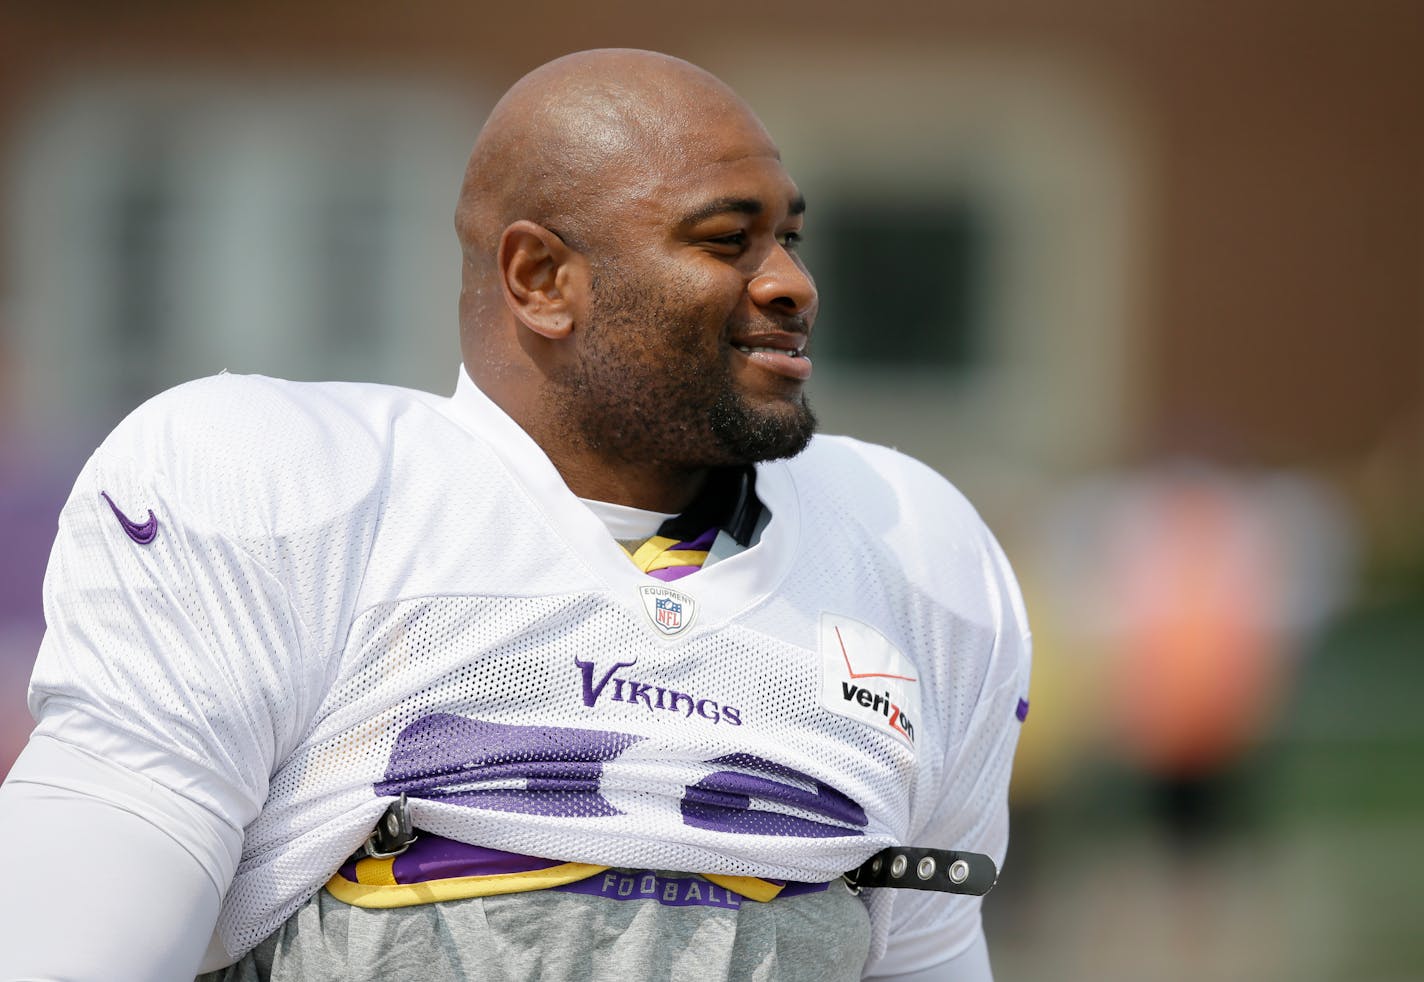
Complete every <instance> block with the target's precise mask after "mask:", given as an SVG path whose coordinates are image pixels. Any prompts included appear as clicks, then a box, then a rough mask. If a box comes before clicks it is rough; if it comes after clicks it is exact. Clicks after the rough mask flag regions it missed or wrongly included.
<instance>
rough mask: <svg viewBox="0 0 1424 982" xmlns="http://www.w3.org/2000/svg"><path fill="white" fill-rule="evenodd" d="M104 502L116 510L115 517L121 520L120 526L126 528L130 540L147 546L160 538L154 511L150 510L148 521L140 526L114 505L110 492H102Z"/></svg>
mask: <svg viewBox="0 0 1424 982" xmlns="http://www.w3.org/2000/svg"><path fill="white" fill-rule="evenodd" d="M99 493H100V494H101V495H103V496H104V500H105V501H107V502H108V503H109V507H110V508H112V509H113V510H114V517H115V518H117V519H118V520H119V524H120V525H122V526H123V527H124V531H125V532H126V533H127V534H128V537H129V538H130V539H133V540H134V541H135V542H137V543H138V544H139V545H141V546H146V545H148V544H149V543H150V542H152V541H153V540H154V539H155V538H157V536H158V516H156V515H155V514H154V513H153V509H152V508H150V509H149V510H148V521H146V522H144V523H143V524H142V525H140V524H139V523H138V522H135V521H134V520H133V519H131V518H129V516H127V515H125V514H124V513H123V512H121V511H119V506H118V505H116V504H114V499H113V498H110V497H109V492H107V491H100V492H99Z"/></svg>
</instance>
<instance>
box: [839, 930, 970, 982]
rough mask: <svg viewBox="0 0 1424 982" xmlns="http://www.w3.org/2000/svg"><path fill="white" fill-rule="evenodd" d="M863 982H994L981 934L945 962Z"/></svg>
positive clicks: (869, 978) (871, 978) (874, 977)
mask: <svg viewBox="0 0 1424 982" xmlns="http://www.w3.org/2000/svg"><path fill="white" fill-rule="evenodd" d="M863 982H994V973H993V972H992V971H991V970H990V969H989V948H988V946H987V945H985V943H984V935H983V934H982V933H981V934H980V935H979V936H978V937H977V938H975V939H974V941H973V943H972V944H970V945H969V947H968V948H966V949H964V950H963V951H961V952H960V953H959V954H957V955H955V956H954V957H953V958H951V959H950V960H949V961H947V962H941V963H940V964H938V965H932V966H930V967H929V968H924V969H920V970H919V971H918V972H907V973H905V974H903V975H872V976H869V977H867V978H865V979H864V980H863Z"/></svg>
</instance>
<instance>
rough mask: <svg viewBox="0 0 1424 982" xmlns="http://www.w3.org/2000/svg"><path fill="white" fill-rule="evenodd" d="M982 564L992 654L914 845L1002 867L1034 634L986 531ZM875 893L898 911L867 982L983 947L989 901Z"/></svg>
mask: <svg viewBox="0 0 1424 982" xmlns="http://www.w3.org/2000/svg"><path fill="white" fill-rule="evenodd" d="M981 556H982V564H983V572H984V584H985V605H986V608H987V610H988V614H989V618H990V619H991V622H992V624H993V625H994V631H993V641H992V651H991V652H990V654H989V658H988V666H987V670H986V672H985V674H984V677H983V682H982V685H981V688H980V690H979V697H978V699H977V701H976V702H975V705H974V708H973V711H972V712H971V713H970V715H969V718H968V722H967V724H966V725H965V726H964V727H963V729H962V730H959V731H957V732H951V733H950V734H949V738H948V741H947V746H946V747H945V748H944V750H945V756H944V764H943V769H942V771H941V777H940V780H939V782H938V784H939V787H938V789H937V793H933V792H932V793H933V797H932V799H931V801H930V802H929V804H928V806H927V807H925V808H923V809H919V810H918V814H917V815H916V816H915V821H914V827H913V828H912V829H911V835H910V839H909V842H908V843H907V844H911V845H915V846H931V847H935V848H941V849H957V850H967V851H970V852H981V853H986V854H988V855H989V856H991V857H992V858H993V859H994V862H995V863H996V864H997V865H998V866H999V867H1000V868H1001V869H1002V867H1003V864H1004V856H1005V853H1006V851H1007V849H1008V836H1009V819H1008V785H1009V775H1010V770H1011V766H1012V763H1013V756H1014V749H1015V747H1016V746H1017V743H1018V735H1019V728H1020V725H1021V723H1022V721H1023V718H1024V716H1025V715H1026V711H1027V708H1028V704H1027V696H1028V677H1029V664H1030V649H1031V635H1030V633H1029V630H1028V623H1027V618H1026V616H1025V613H1024V608H1023V600H1022V598H1021V596H1020V594H1019V590H1018V586H1017V583H1016V582H1015V580H1014V576H1013V573H1012V571H1011V570H1010V569H1009V565H1008V561H1007V560H1006V558H1005V557H1004V554H1003V552H1002V550H1001V549H1000V548H999V546H998V544H997V543H996V542H995V541H994V540H993V538H992V537H991V536H990V535H989V533H988V531H987V530H984V531H983V541H982V552H981ZM921 815H923V816H924V817H923V818H922V819H921V818H920V816H921ZM875 892H876V893H878V894H879V896H878V897H875V898H874V900H873V901H872V903H875V904H887V905H889V907H890V918H889V922H890V926H889V933H888V937H887V939H886V943H885V948H884V952H883V954H881V955H880V956H879V957H874V958H872V959H871V961H870V962H869V963H868V964H867V966H866V969H865V975H866V976H867V977H872V976H882V975H889V976H894V975H901V974H907V973H918V972H922V971H927V970H930V969H933V968H934V967H936V966H940V965H943V964H945V963H948V962H950V961H951V960H952V959H955V958H957V957H958V956H960V955H962V954H964V953H965V952H968V951H970V950H971V948H972V947H973V946H976V945H977V946H982V944H983V929H982V925H981V919H980V910H981V907H982V898H979V897H964V896H958V895H954V894H947V893H937V892H930V891H919V890H879V891H875ZM971 977H972V976H971Z"/></svg>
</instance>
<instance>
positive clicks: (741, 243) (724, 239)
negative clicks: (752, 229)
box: [707, 232, 747, 249]
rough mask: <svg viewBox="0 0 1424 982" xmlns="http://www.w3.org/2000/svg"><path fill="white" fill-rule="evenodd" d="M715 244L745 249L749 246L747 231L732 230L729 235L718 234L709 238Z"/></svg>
mask: <svg viewBox="0 0 1424 982" xmlns="http://www.w3.org/2000/svg"><path fill="white" fill-rule="evenodd" d="M707 241H708V242H710V243H712V244H713V245H717V246H727V247H728V248H731V249H745V248H746V246H747V233H745V232H732V233H731V234H729V235H718V236H715V237H713V238H710V239H708V240H707Z"/></svg>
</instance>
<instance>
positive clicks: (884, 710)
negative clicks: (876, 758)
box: [841, 682, 915, 743]
mask: <svg viewBox="0 0 1424 982" xmlns="http://www.w3.org/2000/svg"><path fill="white" fill-rule="evenodd" d="M841 698H843V699H844V700H845V701H846V702H850V703H855V704H856V705H859V706H864V707H865V708H866V709H869V710H870V711H871V712H876V713H880V714H881V715H883V716H884V717H885V719H886V720H887V721H888V722H887V723H886V725H887V726H889V727H890V729H892V730H894V731H895V732H896V733H899V734H900V735H901V736H903V737H904V738H905V739H906V740H908V741H910V743H914V742H915V727H914V724H913V723H911V722H910V717H909V716H907V715H906V714H905V711H904V710H903V709H901V708H900V707H899V706H897V705H896V704H895V702H894V701H893V700H892V699H891V698H890V693H889V692H871V691H870V690H869V689H865V688H862V687H861V686H858V685H852V684H851V683H849V682H842V683H841Z"/></svg>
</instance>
